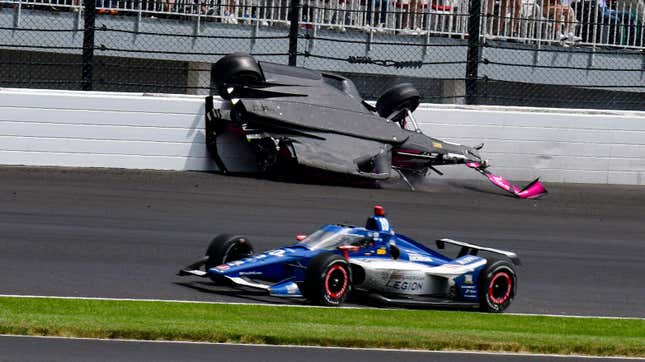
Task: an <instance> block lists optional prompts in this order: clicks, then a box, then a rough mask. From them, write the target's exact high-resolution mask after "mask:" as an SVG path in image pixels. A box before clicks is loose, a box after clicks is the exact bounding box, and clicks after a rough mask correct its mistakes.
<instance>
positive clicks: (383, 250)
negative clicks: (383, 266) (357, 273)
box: [376, 248, 387, 255]
mask: <svg viewBox="0 0 645 362" xmlns="http://www.w3.org/2000/svg"><path fill="white" fill-rule="evenodd" d="M376 254H378V255H385V254H387V251H386V250H385V248H380V249H378V250H377V251H376Z"/></svg>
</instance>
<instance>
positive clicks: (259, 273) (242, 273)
mask: <svg viewBox="0 0 645 362" xmlns="http://www.w3.org/2000/svg"><path fill="white" fill-rule="evenodd" d="M240 275H262V272H259V271H245V272H240Z"/></svg>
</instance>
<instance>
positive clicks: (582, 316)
mask: <svg viewBox="0 0 645 362" xmlns="http://www.w3.org/2000/svg"><path fill="white" fill-rule="evenodd" d="M0 297H10V298H53V299H78V300H111V301H124V302H167V303H192V304H215V305H219V304H229V305H258V306H264V307H283V308H325V309H326V308H329V309H367V310H404V309H401V308H378V307H358V306H356V307H349V306H345V307H323V306H313V305H297V304H273V303H240V302H209V301H203V300H181V299H140V298H107V297H69V296H67V297H66V296H58V295H22V294H0ZM473 313H477V312H473ZM484 314H487V313H484ZM504 315H515V316H529V317H556V318H594V319H625V320H642V321H645V318H642V317H620V316H618V317H612V316H596V315H586V316H585V315H567V314H539V313H504Z"/></svg>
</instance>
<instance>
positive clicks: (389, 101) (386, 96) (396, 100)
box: [376, 83, 421, 118]
mask: <svg viewBox="0 0 645 362" xmlns="http://www.w3.org/2000/svg"><path fill="white" fill-rule="evenodd" d="M420 101H421V95H420V94H419V91H418V90H417V89H416V88H414V86H413V85H412V84H410V83H401V84H398V85H396V86H394V87H392V88H390V89H388V90H387V91H385V93H383V94H382V95H381V96H380V97H379V98H378V100H377V101H376V112H378V114H379V116H381V117H383V118H387V117H389V116H390V115H392V113H394V112H396V111H399V110H401V109H404V108H407V109H408V110H409V111H410V112H414V110H415V109H417V107H418V106H419V102H420Z"/></svg>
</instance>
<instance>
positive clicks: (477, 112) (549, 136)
mask: <svg viewBox="0 0 645 362" xmlns="http://www.w3.org/2000/svg"><path fill="white" fill-rule="evenodd" d="M203 114H204V105H203V98H202V97H200V96H171V95H148V94H129V93H127V94H126V93H100V92H71V91H48V90H27V89H0V164H5V165H42V166H81V167H117V168H138V169H161V170H210V169H213V168H214V167H215V166H214V163H213V162H212V161H211V160H210V159H209V158H208V155H207V153H206V147H205V145H204V131H203V127H204V125H203V119H204V117H203ZM415 115H416V119H417V122H418V123H419V125H420V127H421V128H422V130H423V131H424V132H425V133H426V134H428V135H431V136H433V137H437V138H441V139H445V140H447V141H453V142H459V143H464V144H469V145H475V144H478V143H480V142H485V143H486V146H485V147H484V149H483V151H482V154H483V155H484V156H485V157H486V158H487V159H488V160H489V161H490V163H491V164H492V166H493V168H492V170H493V171H494V172H496V173H498V174H500V175H502V176H505V177H507V178H509V179H513V180H529V179H532V178H535V177H537V176H540V177H541V178H542V180H544V181H555V182H580V183H613V184H636V185H645V112H598V111H591V112H590V111H582V110H573V111H563V110H548V109H529V108H512V107H503V108H500V107H469V106H446V105H422V106H421V107H420V108H419V109H418V110H417V111H416V112H415ZM443 171H445V173H446V176H447V177H451V178H478V177H480V176H479V175H478V174H476V173H475V172H473V171H472V170H469V169H467V168H466V167H460V166H450V167H444V168H443Z"/></svg>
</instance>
